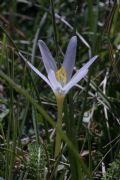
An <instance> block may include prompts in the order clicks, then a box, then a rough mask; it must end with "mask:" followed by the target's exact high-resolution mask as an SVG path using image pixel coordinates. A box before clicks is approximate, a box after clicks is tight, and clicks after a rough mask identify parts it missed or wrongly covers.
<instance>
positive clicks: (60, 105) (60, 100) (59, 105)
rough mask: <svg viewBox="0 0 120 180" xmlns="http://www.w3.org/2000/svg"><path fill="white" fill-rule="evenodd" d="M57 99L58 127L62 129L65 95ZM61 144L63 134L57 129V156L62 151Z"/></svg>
mask: <svg viewBox="0 0 120 180" xmlns="http://www.w3.org/2000/svg"><path fill="white" fill-rule="evenodd" d="M56 100H57V125H56V126H57V128H59V129H60V130H61V129H62V109H63V102H64V97H63V96H59V97H58V96H56ZM60 146H61V136H60V134H59V133H58V131H56V140H55V158H56V157H57V156H58V155H59V153H60Z"/></svg>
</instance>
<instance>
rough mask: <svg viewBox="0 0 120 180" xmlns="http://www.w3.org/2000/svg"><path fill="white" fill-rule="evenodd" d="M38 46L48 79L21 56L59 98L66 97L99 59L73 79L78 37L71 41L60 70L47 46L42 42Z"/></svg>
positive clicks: (78, 72)
mask: <svg viewBox="0 0 120 180" xmlns="http://www.w3.org/2000/svg"><path fill="white" fill-rule="evenodd" d="M38 45H39V48H40V52H41V55H42V60H43V63H44V66H45V69H46V72H47V76H48V77H46V76H45V75H43V74H42V73H41V72H40V71H39V70H37V69H36V68H35V67H34V66H33V65H32V64H31V63H30V62H28V61H27V60H26V59H25V58H24V56H23V55H22V54H21V53H20V56H21V57H22V58H23V59H24V61H25V62H26V63H27V64H28V66H29V67H30V68H31V69H32V70H33V71H34V72H35V73H36V74H37V75H38V76H40V77H41V78H42V79H43V80H44V81H45V82H46V83H47V84H48V85H49V86H50V87H51V88H52V90H53V92H54V94H55V95H56V96H57V97H59V96H63V97H64V96H65V95H66V94H67V93H68V91H69V90H70V89H71V88H72V87H73V86H75V85H76V84H77V83H78V82H79V81H80V80H81V79H82V78H84V77H85V75H86V74H87V72H88V68H89V67H90V66H91V64H92V63H93V62H94V61H95V60H96V59H97V57H98V56H94V57H93V58H91V59H90V60H89V61H88V62H87V63H85V64H84V65H83V67H82V68H81V69H79V70H78V71H77V72H76V73H75V74H74V75H73V77H72V73H73V68H74V64H75V58H76V46H77V37H76V36H73V37H72V38H71V39H70V42H69V44H68V47H67V50H66V54H65V57H64V61H63V64H62V66H61V68H60V69H59V70H58V69H57V66H56V62H55V60H54V58H53V56H52V55H51V52H50V50H49V49H48V47H47V46H46V44H45V43H44V42H43V41H42V40H39V41H38Z"/></svg>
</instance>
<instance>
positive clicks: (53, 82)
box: [48, 69, 62, 92]
mask: <svg viewBox="0 0 120 180" xmlns="http://www.w3.org/2000/svg"><path fill="white" fill-rule="evenodd" d="M48 79H49V81H50V83H51V85H52V87H53V89H54V92H55V91H57V90H58V89H62V86H61V85H60V83H59V82H58V81H57V79H56V76H55V72H54V71H53V70H52V69H50V70H49V73H48Z"/></svg>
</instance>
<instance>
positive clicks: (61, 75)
mask: <svg viewBox="0 0 120 180" xmlns="http://www.w3.org/2000/svg"><path fill="white" fill-rule="evenodd" d="M56 79H57V80H58V81H59V82H60V83H61V85H62V86H64V85H65V84H66V82H67V74H66V71H65V68H64V67H63V66H62V67H61V68H60V69H59V70H58V71H57V72H56Z"/></svg>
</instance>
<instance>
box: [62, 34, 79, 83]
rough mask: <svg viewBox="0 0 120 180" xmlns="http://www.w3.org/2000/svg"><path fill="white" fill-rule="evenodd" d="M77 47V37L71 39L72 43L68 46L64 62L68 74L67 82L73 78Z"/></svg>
mask: <svg viewBox="0 0 120 180" xmlns="http://www.w3.org/2000/svg"><path fill="white" fill-rule="evenodd" d="M76 46H77V37H76V36H73V37H72V38H71V39H70V42H69V44H68V47H67V50H66V54H65V57H64V62H63V67H64V68H65V70H66V72H67V80H68V81H69V80H70V78H71V76H72V72H73V67H74V64H75V58H76Z"/></svg>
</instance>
